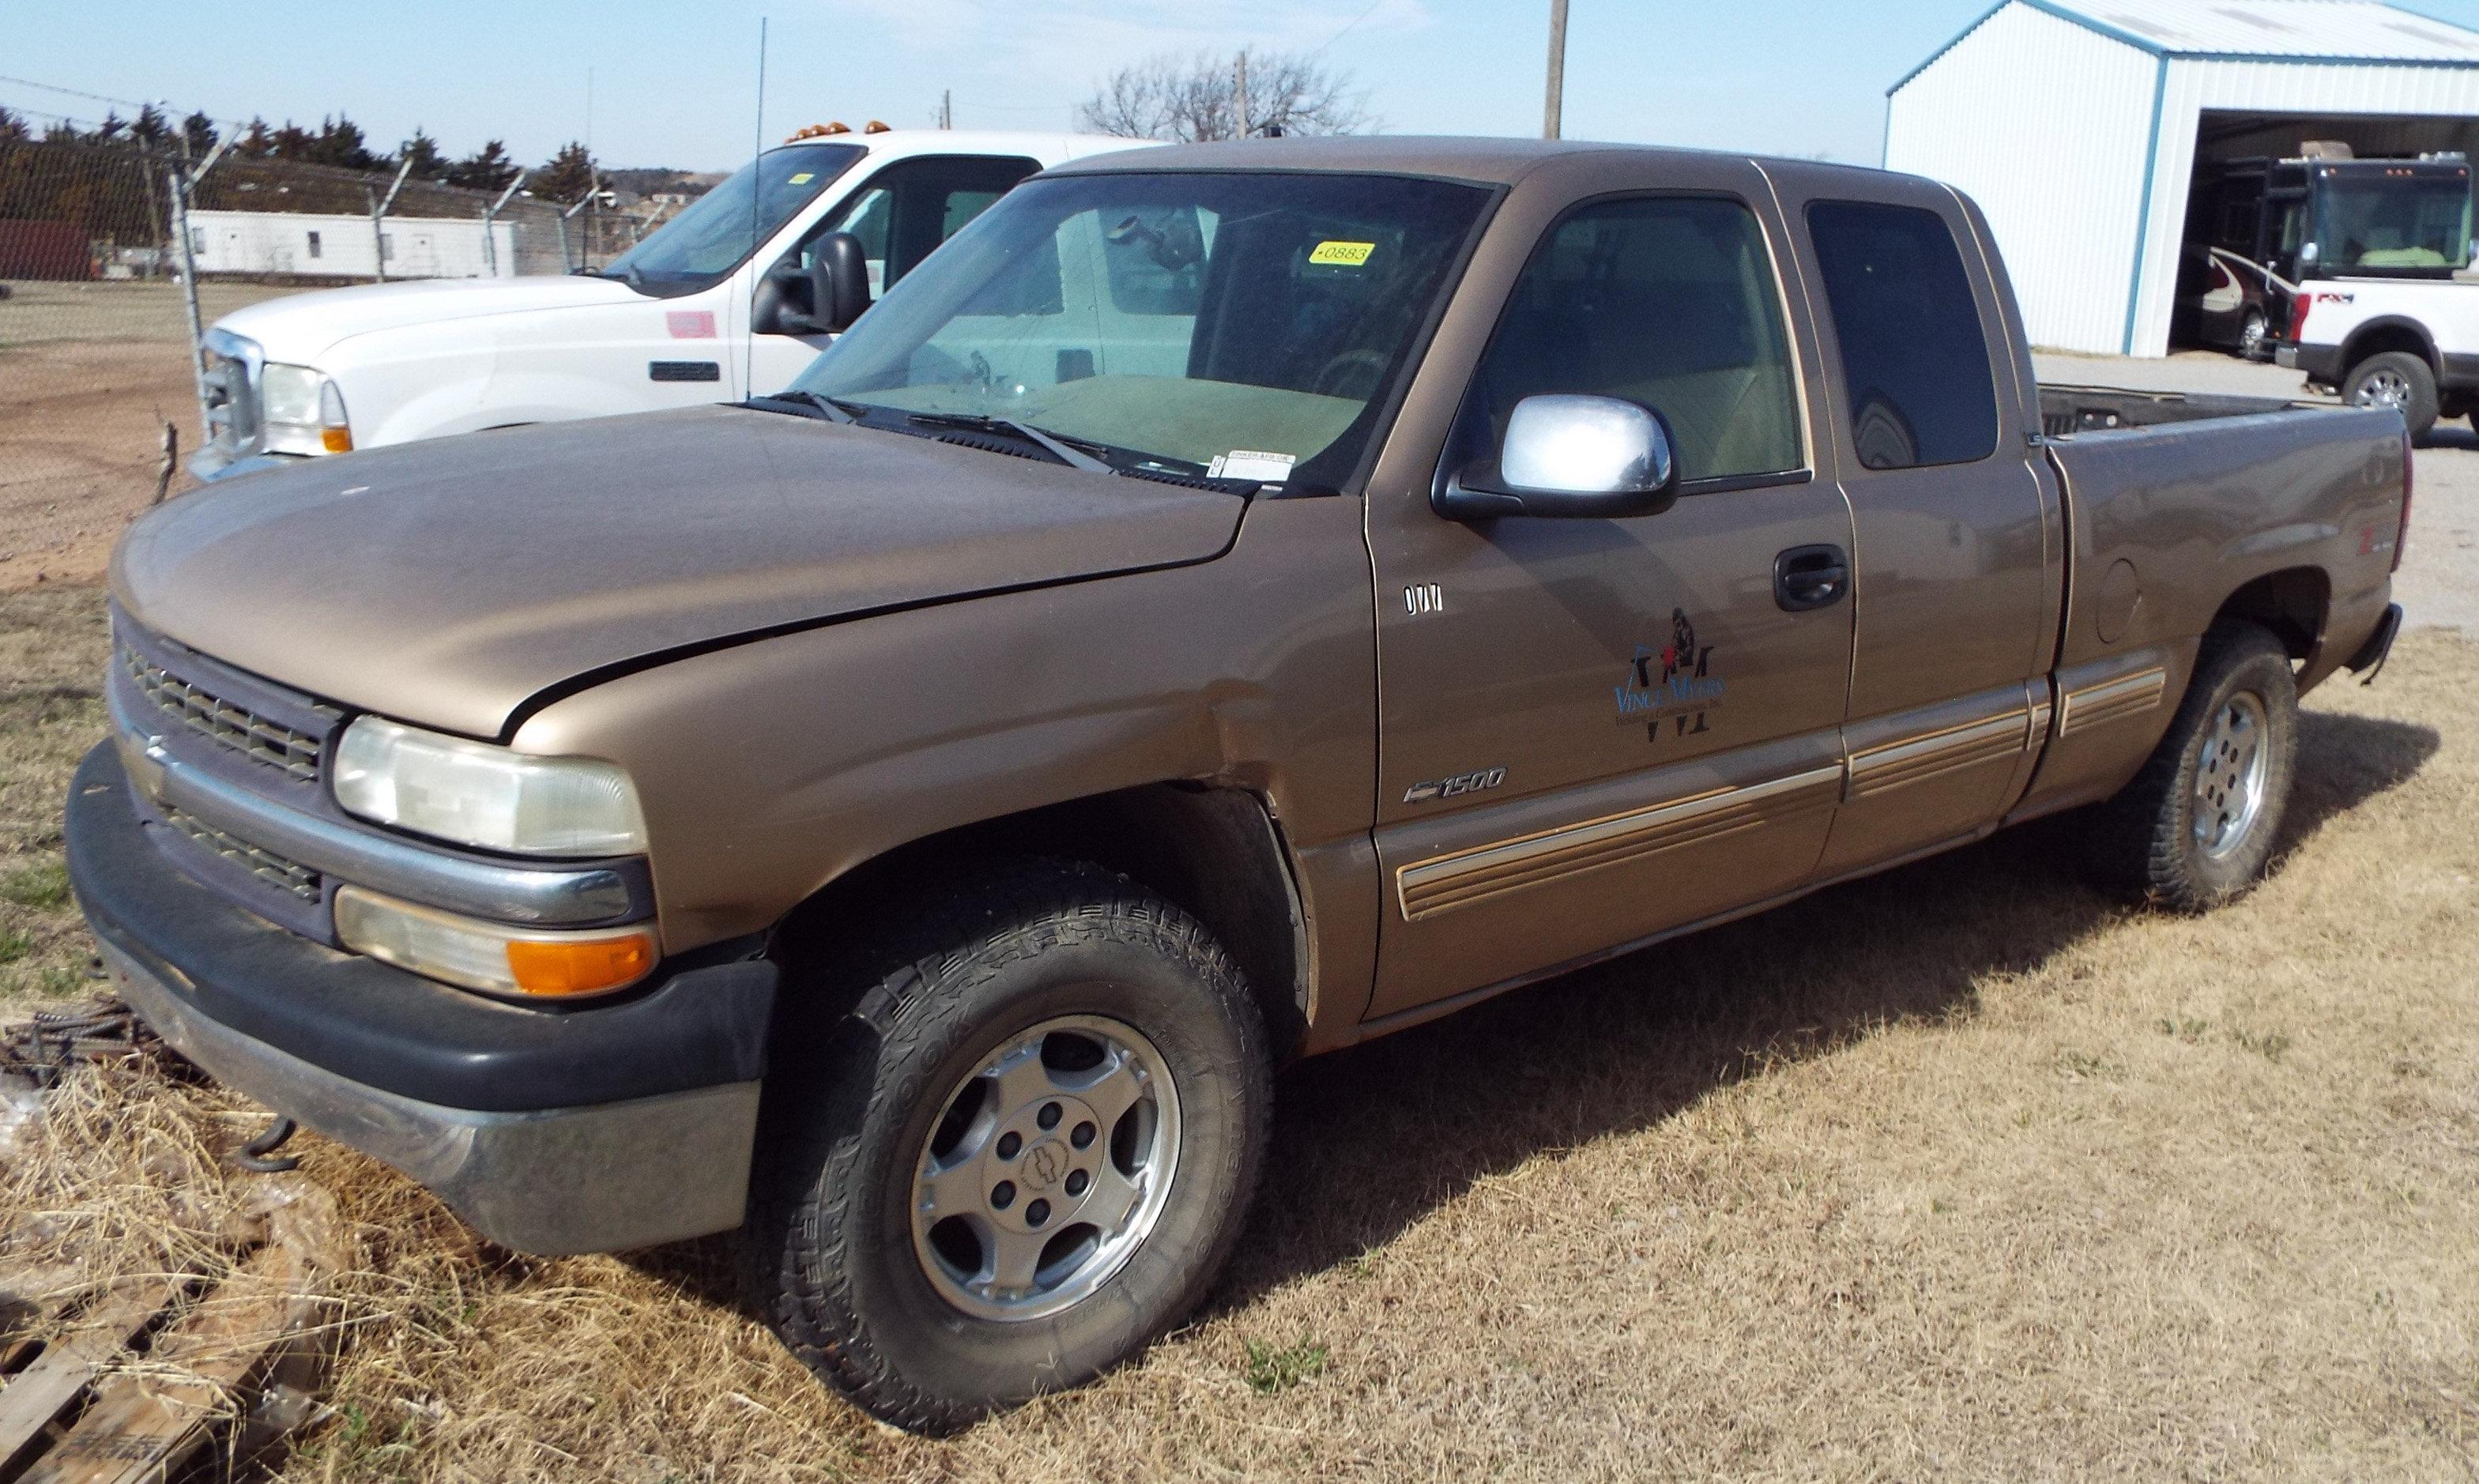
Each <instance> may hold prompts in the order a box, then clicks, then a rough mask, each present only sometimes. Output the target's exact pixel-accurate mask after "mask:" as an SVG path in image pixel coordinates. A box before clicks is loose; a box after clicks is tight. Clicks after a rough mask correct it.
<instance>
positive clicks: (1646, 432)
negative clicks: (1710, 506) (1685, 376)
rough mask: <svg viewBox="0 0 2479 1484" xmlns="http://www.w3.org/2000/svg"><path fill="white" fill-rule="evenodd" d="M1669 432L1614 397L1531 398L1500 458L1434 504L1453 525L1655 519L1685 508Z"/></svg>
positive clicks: (1451, 485)
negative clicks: (1531, 519) (1515, 519)
mask: <svg viewBox="0 0 2479 1484" xmlns="http://www.w3.org/2000/svg"><path fill="white" fill-rule="evenodd" d="M1671 449H1672V444H1671V437H1670V425H1669V424H1668V423H1666V422H1663V421H1662V419H1661V414H1659V413H1657V412H1654V411H1653V410H1652V409H1651V408H1649V407H1644V406H1640V405H1638V404H1637V403H1634V402H1630V401H1625V400H1623V399H1621V398H1619V397H1581V396H1573V395H1566V394H1561V395H1554V396H1545V397H1525V398H1524V399H1523V400H1521V401H1520V402H1518V403H1516V404H1515V412H1514V414H1513V415H1512V416H1511V417H1509V418H1508V419H1507V420H1506V442H1505V444H1504V445H1503V446H1502V447H1501V448H1499V449H1498V451H1497V456H1496V457H1495V458H1494V459H1493V458H1483V459H1479V460H1475V461H1474V462H1473V463H1471V464H1470V465H1468V466H1466V467H1465V468H1464V469H1462V470H1460V471H1458V472H1457V473H1455V475H1454V477H1453V478H1452V479H1450V480H1448V481H1447V482H1446V485H1445V487H1444V489H1442V490H1440V491H1439V492H1438V493H1437V495H1436V497H1435V498H1434V499H1433V500H1432V501H1431V503H1432V504H1433V505H1434V506H1435V507H1436V509H1437V512H1438V514H1440V515H1442V516H1444V517H1445V518H1446V519H1448V520H1450V521H1480V520H1488V519H1491V518H1493V517H1496V516H1508V515H1532V516H1561V517H1566V518H1569V519H1586V520H1609V519H1614V518H1618V517H1623V516H1634V515H1657V514H1659V513H1660V512H1662V511H1664V510H1667V509H1669V508H1670V506H1671V504H1672V502H1673V501H1674V500H1676V499H1677V498H1678V466H1677V460H1676V458H1675V457H1674V455H1673V453H1672V451H1671Z"/></svg>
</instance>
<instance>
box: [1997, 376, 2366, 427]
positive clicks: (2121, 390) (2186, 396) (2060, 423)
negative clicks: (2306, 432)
mask: <svg viewBox="0 0 2479 1484" xmlns="http://www.w3.org/2000/svg"><path fill="white" fill-rule="evenodd" d="M2316 405H2317V404H2315V403H2313V402H2300V401H2291V400H2289V399H2287V398H2285V397H2227V396H2220V395H2217V394H2213V395H2199V394H2192V393H2185V392H2137V391H2130V390H2129V389H2127V388H2125V387H2080V386H2068V385H2057V384H2052V383H2049V382H2042V383H2041V384H2040V431H2042V432H2044V433H2046V434H2048V435H2049V436H2050V437H2052V438H2066V437H2071V436H2073V435H2074V434H2077V433H2105V432H2108V431H2110V430H2112V429H2115V428H2122V427H2152V426H2156V425H2158V424H2160V423H2163V422H2195V421H2197V420H2199V419H2204V418H2247V417H2257V416H2261V415H2262V414H2264V413H2268V412H2287V411H2289V410H2290V409H2293V408H2297V409H2306V408H2311V407H2315V406H2316Z"/></svg>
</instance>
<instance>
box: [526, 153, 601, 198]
mask: <svg viewBox="0 0 2479 1484" xmlns="http://www.w3.org/2000/svg"><path fill="white" fill-rule="evenodd" d="M597 177H598V171H597V168H596V166H595V164H594V156H593V155H592V154H590V153H588V152H587V150H586V147H585V143H584V141H581V140H575V141H570V142H568V143H566V144H563V145H561V146H560V150H559V153H558V154H555V155H553V156H551V157H550V163H549V164H548V165H546V166H543V167H542V168H541V169H539V170H536V171H534V176H533V192H534V194H536V195H538V196H541V197H542V198H543V199H545V200H549V201H557V202H558V203H560V204H561V205H562V206H571V205H575V203H576V202H578V201H581V200H583V199H585V193H586V192H589V191H592V190H593V189H594V185H595V181H596V179H597Z"/></svg>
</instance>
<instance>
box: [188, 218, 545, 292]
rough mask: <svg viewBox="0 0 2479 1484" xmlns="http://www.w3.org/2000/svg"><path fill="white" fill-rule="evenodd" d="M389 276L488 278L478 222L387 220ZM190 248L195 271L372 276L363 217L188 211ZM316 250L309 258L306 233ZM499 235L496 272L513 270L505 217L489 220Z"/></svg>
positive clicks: (512, 242)
mask: <svg viewBox="0 0 2479 1484" xmlns="http://www.w3.org/2000/svg"><path fill="white" fill-rule="evenodd" d="M385 230H386V232H387V235H388V245H389V247H390V249H391V251H390V253H389V255H388V263H387V275H388V276H389V277H390V278H488V277H490V276H492V273H491V264H490V262H489V260H488V259H487V258H486V257H485V255H484V253H483V249H482V223H481V222H479V221H477V220H460V219H456V218H452V217H389V218H387V226H386V228H385ZM190 232H191V245H192V248H193V249H194V250H195V252H196V254H197V262H198V271H199V272H201V273H293V274H299V275H301V276H304V277H332V278H352V279H365V278H370V277H372V276H373V272H372V262H373V260H374V259H375V258H376V257H377V255H378V243H377V241H376V239H375V238H374V237H373V236H372V235H371V218H370V217H346V216H333V217H330V216H312V215H309V214H307V213H297V212H218V211H193V212H192V213H190ZM314 232H315V233H317V234H318V237H319V250H318V255H317V256H315V257H314V256H312V255H311V250H310V235H311V234H312V233H314ZM491 235H492V236H493V237H494V238H496V239H497V240H498V276H500V277H502V278H507V277H513V276H515V274H516V271H517V258H516V234H515V228H514V225H513V224H512V223H510V222H507V221H498V222H494V223H492V227H491Z"/></svg>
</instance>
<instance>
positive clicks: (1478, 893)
mask: <svg viewBox="0 0 2479 1484" xmlns="http://www.w3.org/2000/svg"><path fill="white" fill-rule="evenodd" d="M1622 168H1623V166H1613V167H1605V168H1604V170H1603V173H1604V174H1606V175H1609V176H1612V177H1614V178H1612V179H1609V180H1607V181H1606V182H1602V181H1595V182H1593V183H1592V184H1594V185H1596V186H1597V187H1598V189H1599V190H1601V191H1606V192H1624V191H1625V190H1626V188H1627V186H1628V185H1629V184H1630V182H1629V181H1628V180H1627V179H1626V178H1625V177H1624V176H1623V175H1621V174H1620V170H1621V169H1622ZM1690 172H1695V173H1700V174H1702V175H1706V176H1709V177H1711V178H1710V180H1709V183H1708V185H1707V189H1704V190H1700V191H1696V192H1693V193H1689V192H1676V191H1665V192H1659V193H1653V192H1645V193H1638V194H1624V193H1612V194H1606V195H1600V196H1598V197H1597V198H1594V199H1587V200H1585V201H1584V202H1583V203H1582V204H1580V205H1577V206H1575V207H1573V208H1572V209H1571V210H1570V211H1568V212H1567V213H1566V214H1565V215H1564V216H1563V217H1560V218H1558V219H1557V220H1555V221H1552V222H1550V223H1549V224H1548V225H1547V227H1546V231H1545V232H1544V234H1543V235H1542V237H1541V238H1540V239H1539V241H1538V243H1537V245H1536V246H1535V247H1534V249H1533V251H1532V254H1531V257H1530V259H1529V261H1528V262H1527V263H1526V264H1525V265H1524V267H1523V268H1522V269H1521V273H1520V275H1519V276H1518V278H1517V280H1516V282H1515V283H1514V284H1513V286H1512V289H1511V292H1510V293H1509V294H1508V295H1507V299H1506V303H1505V308H1504V309H1503V311H1502V313H1501V315H1500V318H1499V320H1498V323H1497V327H1496V329H1495V333H1494V334H1493V335H1492V337H1491V340H1490V342H1489V345H1488V348H1487V349H1486V350H1485V351H1484V352H1483V354H1482V356H1481V359H1480V362H1479V365H1478V366H1477V368H1476V369H1475V371H1474V373H1473V375H1472V378H1471V382H1470V390H1469V391H1468V392H1467V394H1466V397H1465V402H1464V410H1463V412H1462V414H1461V415H1460V416H1459V422H1458V431H1457V434H1456V437H1455V438H1454V439H1453V440H1452V441H1450V447H1456V446H1460V447H1461V449H1462V450H1463V451H1464V452H1466V453H1471V452H1475V451H1478V450H1484V449H1486V450H1494V449H1495V448H1496V447H1497V446H1498V445H1497V441H1498V440H1500V439H1502V437H1503V435H1504V430H1505V426H1506V420H1507V417H1508V415H1509V414H1510V413H1511V411H1512V409H1513V406H1514V404H1515V403H1516V402H1517V401H1520V400H1521V399H1522V398H1523V397H1530V396H1536V395H1541V394H1552V393H1583V394H1591V395H1596V396H1603V397H1622V398H1624V399H1626V400H1628V401H1632V402H1636V403H1639V404H1641V405H1644V406H1648V407H1650V408H1652V409H1653V410H1654V411H1656V412H1658V413H1659V414H1661V415H1662V417H1663V418H1664V419H1665V420H1666V421H1667V422H1668V423H1669V425H1670V428H1671V431H1672V435H1673V437H1672V441H1673V445H1674V450H1675V457H1676V460H1677V468H1678V471H1679V473H1680V476H1681V481H1682V482H1681V485H1680V489H1681V493H1680V495H1679V498H1678V499H1677V501H1676V502H1675V503H1674V505H1672V506H1671V507H1670V508H1669V509H1667V510H1664V511H1662V512H1660V513H1658V514H1654V515H1647V516H1637V517H1632V518H1627V519H1617V520H1610V519H1543V518H1524V517H1510V518H1504V519H1498V520H1492V521H1478V522H1471V523H1458V522H1454V521H1449V520H1445V519H1444V518H1442V517H1440V516H1438V515H1437V514H1435V513H1434V512H1433V511H1432V509H1431V508H1430V504H1429V495H1430V489H1429V487H1428V486H1427V484H1426V482H1425V481H1424V483H1423V485H1422V486H1421V487H1419V488H1416V489H1395V490H1383V489H1377V488H1372V490H1371V493H1370V504H1371V508H1370V515H1369V540H1370V545H1371V549H1372V552H1373V554H1374V557H1375V561H1376V567H1377V587H1378V597H1379V601H1378V674H1379V679H1380V708H1381V709H1380V728H1381V730H1380V746H1379V786H1378V800H1377V809H1378V828H1377V833H1376V843H1377V852H1378V857H1379V859H1380V863H1381V866H1382V869H1383V879H1384V882H1385V895H1384V902H1383V907H1382V912H1383V917H1382V926H1381V928H1380V934H1379V947H1378V972H1377V986H1376V992H1375V995H1374V998H1373V999H1372V1001H1371V1003H1370V1005H1369V1008H1368V1014H1369V1016H1370V1017H1371V1018H1382V1017H1384V1016H1386V1015H1389V1014H1395V1013H1404V1012H1408V1011H1416V1010H1418V1008H1419V1007H1421V1006H1424V1005H1428V1004H1432V1003H1434V1002H1437V1001H1440V1000H1444V999H1449V998H1451V997H1453V996H1455V995H1457V994H1460V993H1464V992H1467V991H1471V990H1476V989H1481V988H1484V987H1487V986H1490V985H1500V984H1504V983H1507V982H1509V981H1512V980H1517V979H1521V978H1523V977H1525V976H1528V975H1531V974H1535V973H1539V972H1543V971H1546V970H1549V969H1553V968H1556V967H1558V966H1560V965H1563V964H1567V963H1571V962H1573V961H1575V960H1577V959H1584V958H1587V957H1589V956H1592V955H1595V954H1598V953H1601V952H1603V951H1606V950H1608V949H1612V948H1616V947H1620V946H1623V945H1625V944H1627V943H1630V942H1634V941H1637V940H1640V939H1643V938H1645V937H1647V936H1648V935H1650V934H1657V933H1660V932H1663V931H1666V930H1668V929H1672V928H1676V927H1680V926H1684V925H1686V924H1688V923H1692V922H1695V921H1698V920H1699V919H1701V918H1706V917H1710V916H1713V915H1715V914H1717V913H1720V912H1725V911H1728V910H1731V909H1734V908H1740V907H1744V906H1748V905H1751V904H1753V903H1755V902H1758V901H1761V900H1763V899H1765V898H1767V897H1770V896H1773V895H1776V894H1779V893H1782V892H1785V891H1788V890H1790V889H1792V888H1794V887H1796V886H1798V885H1799V884H1801V883H1803V882H1805V881H1806V880H1807V879H1808V878H1809V876H1810V875H1811V873H1812V872H1813V870H1814V868H1815V866H1816V864H1817V861H1818V859H1819V857H1820V856H1821V855H1822V854H1823V851H1824V847H1825V842H1826V837H1827V831H1828V829H1829V827H1830V826H1831V823H1832V820H1833V816H1834V811H1835V808H1836V806H1837V800H1838V798H1839V796H1840V792H1841V782H1842V748H1841V740H1840V729H1841V723H1842V719H1843V710H1844V704H1845V701H1846V698H1847V694H1848V685H1849V679H1850V667H1851V645H1852V615H1853V602H1852V601H1851V599H1850V596H1849V594H1848V591H1847V589H1848V583H1847V582H1846V583H1844V584H1843V585H1842V586H1843V589H1844V590H1843V591H1842V592H1840V593H1837V594H1836V595H1835V596H1834V597H1833V598H1832V599H1830V600H1827V601H1814V602H1808V603H1807V605H1806V606H1804V607H1802V606H1799V604H1800V602H1802V601H1804V599H1805V598H1809V597H1813V596H1814V595H1813V594H1804V595H1802V594H1801V592H1800V591H1799V590H1798V589H1796V588H1793V589H1785V588H1783V587H1782V585H1781V583H1780V579H1778V578H1777V577H1776V570H1777V568H1776V563H1777V561H1778V560H1779V559H1780V558H1782V557H1783V556H1784V555H1785V554H1786V553H1795V552H1801V551H1807V552H1817V551H1821V550H1838V551H1840V552H1843V553H1846V555H1845V556H1844V558H1843V559H1844V561H1845V562H1846V563H1847V561H1848V557H1847V553H1848V552H1849V550H1850V549H1851V545H1852V534H1851V512H1850V508H1849V506H1848V504H1847V503H1846V502H1845V501H1844V499H1843V498H1842V494H1841V491H1840V490H1839V489H1838V488H1837V487H1836V485H1835V484H1834V482H1833V480H1832V479H1831V478H1830V477H1829V476H1828V477H1825V478H1819V477H1817V470H1816V468H1815V460H1816V458H1817V456H1818V454H1817V450H1819V449H1821V448H1829V447H1830V444H1829V442H1828V441H1827V439H1826V438H1824V437H1821V436H1819V433H1818V430H1817V429H1816V427H1815V426H1814V425H1813V419H1812V417H1811V416H1810V414H1809V412H1808V411H1807V409H1806V406H1805V397H1804V396H1803V388H1804V387H1807V386H1815V385H1821V384H1822V382H1823V377H1822V376H1821V374H1820V373H1819V368H1818V367H1817V366H1816V365H1814V364H1813V361H1812V351H1811V350H1810V349H1809V348H1808V347H1806V346H1805V345H1797V344H1796V343H1795V341H1794V339H1793V337H1792V336H1791V334H1790V332H1789V326H1790V325H1791V324H1793V323H1797V322H1800V321H1801V320H1803V318H1804V316H1805V309H1804V307H1803V302H1802V300H1800V299H1799V298H1797V297H1795V294H1796V293H1797V292H1798V280H1797V279H1795V278H1793V279H1791V280H1789V282H1788V284H1787V285H1786V284H1785V281H1784V276H1783V275H1782V273H1780V272H1779V271H1778V270H1777V269H1776V259H1777V257H1779V258H1782V259H1786V258H1787V256H1788V255H1787V252H1778V251H1777V249H1776V247H1775V245H1774V244H1775V243H1779V242H1780V241H1782V231H1781V227H1780V224H1779V220H1778V217H1776V215H1775V213H1774V209H1773V207H1772V203H1771V199H1770V195H1769V193H1768V192H1766V189H1765V185H1764V182H1763V179H1762V177H1761V176H1759V175H1758V174H1757V172H1756V170H1755V168H1754V167H1753V166H1750V165H1748V164H1747V163H1745V162H1735V161H1726V160H1722V159H1719V158H1715V159H1711V160H1699V161H1696V162H1695V163H1694V164H1693V165H1692V166H1691V165H1684V164H1678V163H1667V162H1666V163H1665V164H1664V165H1663V166H1662V177H1663V183H1664V185H1666V186H1667V185H1673V184H1677V183H1680V180H1681V177H1682V176H1683V175H1690ZM1690 178H1692V176H1690ZM1467 292H1469V290H1468V291H1467ZM1454 461H1455V455H1453V454H1450V455H1449V458H1448V462H1450V463H1451V462H1454ZM1785 591H1790V592H1792V593H1793V596H1792V597H1791V598H1789V599H1785V598H1783V597H1781V596H1780V595H1781V594H1782V593H1783V592H1785Z"/></svg>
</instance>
